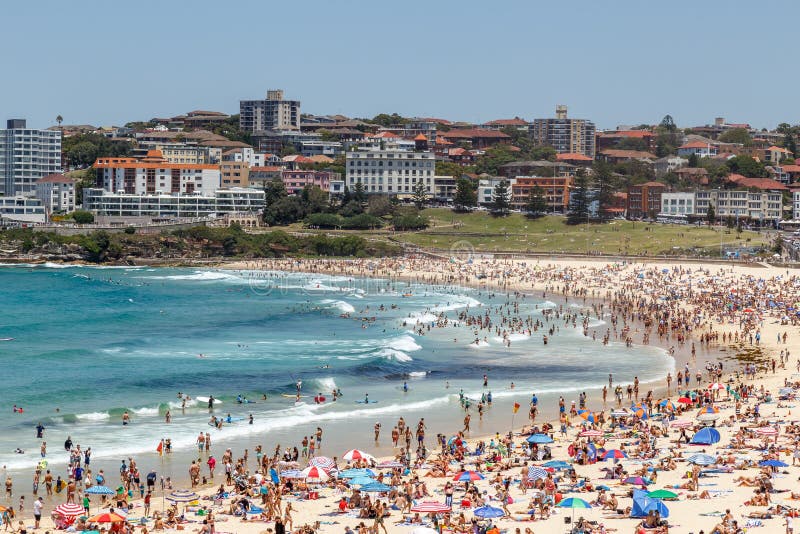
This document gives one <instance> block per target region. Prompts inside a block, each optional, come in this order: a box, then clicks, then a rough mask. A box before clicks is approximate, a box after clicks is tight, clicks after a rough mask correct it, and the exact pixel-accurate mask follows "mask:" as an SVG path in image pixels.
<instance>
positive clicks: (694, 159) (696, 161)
mask: <svg viewBox="0 0 800 534" xmlns="http://www.w3.org/2000/svg"><path fill="white" fill-rule="evenodd" d="M688 159H689V163H688V165H689V167H699V166H700V156H698V155H697V154H695V153H694V152H692V153H691V154H689V158H688Z"/></svg>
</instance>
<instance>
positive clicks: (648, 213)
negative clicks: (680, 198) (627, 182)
mask: <svg viewBox="0 0 800 534" xmlns="http://www.w3.org/2000/svg"><path fill="white" fill-rule="evenodd" d="M666 187H667V186H665V185H664V184H662V183H660V182H647V183H644V184H639V185H634V186H631V187H630V188H629V189H628V209H627V212H628V218H630V219H646V218H650V217H653V216H655V215H657V214H658V213H659V212H660V211H661V195H662V194H663V193H664V190H665V189H666Z"/></svg>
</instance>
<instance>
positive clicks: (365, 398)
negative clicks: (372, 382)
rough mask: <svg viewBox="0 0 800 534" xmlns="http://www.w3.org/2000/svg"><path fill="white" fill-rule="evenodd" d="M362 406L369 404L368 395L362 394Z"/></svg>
mask: <svg viewBox="0 0 800 534" xmlns="http://www.w3.org/2000/svg"><path fill="white" fill-rule="evenodd" d="M364 404H369V393H364Z"/></svg>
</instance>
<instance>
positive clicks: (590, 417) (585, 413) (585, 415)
mask: <svg viewBox="0 0 800 534" xmlns="http://www.w3.org/2000/svg"><path fill="white" fill-rule="evenodd" d="M578 416H580V417H581V418H582V419H584V420H586V421H589V422H590V423H596V422H597V417H596V416H595V414H594V413H592V412H591V411H589V410H578Z"/></svg>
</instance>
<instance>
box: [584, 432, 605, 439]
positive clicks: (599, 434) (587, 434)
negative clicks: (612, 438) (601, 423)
mask: <svg viewBox="0 0 800 534" xmlns="http://www.w3.org/2000/svg"><path fill="white" fill-rule="evenodd" d="M580 436H581V437H582V438H599V437H602V436H603V433H602V432H600V431H599V430H584V431H583V432H581V433H580Z"/></svg>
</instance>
